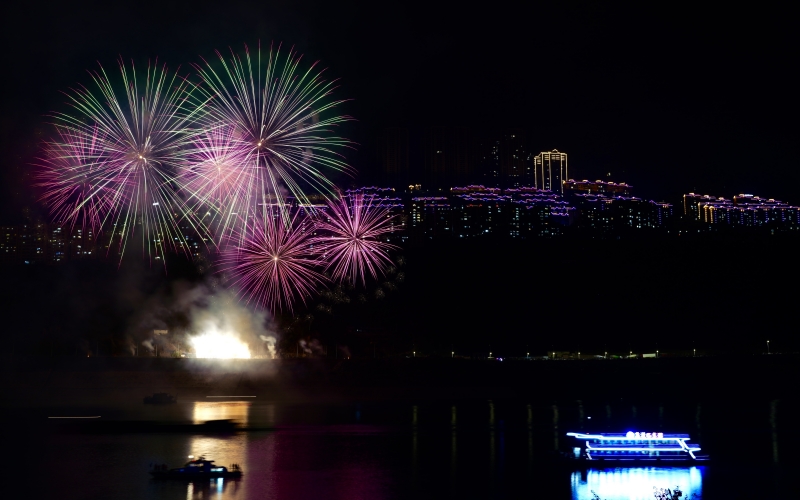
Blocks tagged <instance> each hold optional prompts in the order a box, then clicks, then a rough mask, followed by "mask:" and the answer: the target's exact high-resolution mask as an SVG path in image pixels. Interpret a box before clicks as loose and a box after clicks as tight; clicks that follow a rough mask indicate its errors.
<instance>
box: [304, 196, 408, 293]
mask: <svg viewBox="0 0 800 500" xmlns="http://www.w3.org/2000/svg"><path fill="white" fill-rule="evenodd" d="M375 201H376V200H375V197H374V196H372V195H364V194H362V193H354V194H352V195H349V196H342V197H340V199H339V201H338V202H330V203H329V205H328V208H329V210H328V212H329V213H327V214H325V216H324V219H323V220H322V222H320V224H319V226H318V229H319V232H320V233H321V234H322V236H320V237H319V239H318V240H317V241H318V243H319V251H320V253H321V254H322V256H323V259H324V260H325V262H326V267H325V269H326V270H331V272H332V275H333V277H334V279H337V280H339V281H349V282H350V283H351V284H356V282H357V281H359V280H360V281H361V283H362V285H364V284H366V277H365V274H366V273H369V274H370V275H371V276H372V277H373V278H377V276H378V273H380V274H385V270H386V268H387V267H388V266H390V265H391V264H392V261H391V258H390V257H389V254H388V252H389V251H391V250H394V249H396V248H397V247H396V246H395V245H392V244H390V243H388V242H385V241H381V240H380V238H381V236H383V235H386V234H388V233H391V232H393V230H394V228H393V226H392V223H393V217H392V216H391V215H390V213H389V208H387V207H383V206H381V205H380V203H374V202H375Z"/></svg>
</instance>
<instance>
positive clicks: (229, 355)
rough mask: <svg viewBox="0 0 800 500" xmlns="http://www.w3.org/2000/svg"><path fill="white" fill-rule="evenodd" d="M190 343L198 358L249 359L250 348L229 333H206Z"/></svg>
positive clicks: (194, 338) (193, 338)
mask: <svg viewBox="0 0 800 500" xmlns="http://www.w3.org/2000/svg"><path fill="white" fill-rule="evenodd" d="M191 342H192V345H193V346H194V350H195V353H196V355H197V357H198V358H216V359H250V347H249V346H248V345H247V344H245V343H244V342H242V341H241V340H239V338H238V337H236V336H235V335H232V334H230V333H222V332H206V333H204V334H202V335H199V336H197V337H192V339H191Z"/></svg>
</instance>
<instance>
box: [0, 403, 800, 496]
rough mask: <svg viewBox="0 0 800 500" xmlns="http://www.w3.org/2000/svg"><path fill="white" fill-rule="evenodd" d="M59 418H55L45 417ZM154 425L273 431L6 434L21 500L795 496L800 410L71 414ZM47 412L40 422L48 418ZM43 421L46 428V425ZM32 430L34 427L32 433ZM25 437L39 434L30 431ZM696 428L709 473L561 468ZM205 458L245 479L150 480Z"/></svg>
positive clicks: (265, 406)
mask: <svg viewBox="0 0 800 500" xmlns="http://www.w3.org/2000/svg"><path fill="white" fill-rule="evenodd" d="M50 411H51V412H52V411H55V410H50ZM81 412H84V414H100V413H101V412H105V413H107V414H108V415H109V416H108V417H105V416H104V417H103V418H119V417H120V416H125V418H128V419H130V418H136V419H146V420H158V421H169V420H174V421H179V420H193V421H195V422H204V421H207V420H213V419H233V420H236V421H238V422H240V423H241V424H243V425H246V426H250V427H254V426H257V427H274V428H275V429H276V430H273V431H250V432H240V433H235V434H231V435H197V434H169V433H162V434H124V433H123V434H85V433H63V432H51V431H48V426H52V424H53V421H52V420H48V419H46V418H44V417H43V416H42V415H40V414H38V413H37V414H36V416H35V417H32V418H34V419H38V420H41V428H42V432H41V433H40V432H36V431H28V432H26V433H24V434H19V433H15V432H13V429H9V428H6V429H5V432H4V434H5V436H6V437H5V439H4V441H5V443H4V444H5V446H4V447H5V449H6V459H7V460H8V459H11V458H12V457H13V459H14V460H13V462H14V464H15V465H16V460H19V461H20V462H21V463H22V464H23V465H24V471H23V473H22V474H21V476H20V475H16V476H15V477H16V479H14V480H13V481H14V491H18V492H21V493H23V498H55V499H73V498H74V499H107V498H116V499H126V498H130V499H145V498H153V499H156V498H158V499H161V498H164V499H178V498H180V499H195V498H196V499H205V498H219V499H226V498H228V499H250V498H259V499H261V498H264V499H300V500H303V499H315V500H317V499H325V498H341V499H383V498H387V499H388V498H553V499H561V498H564V499H569V498H571V499H581V500H583V499H589V498H592V493H591V492H592V491H594V492H596V493H597V494H598V495H599V496H600V497H601V498H604V499H645V498H653V487H654V486H657V487H670V488H674V487H676V486H678V487H680V488H681V489H683V490H684V492H686V493H687V494H688V493H695V494H697V495H698V497H701V498H704V499H716V498H732V499H737V498H748V499H750V498H753V499H772V498H775V499H786V498H798V497H799V496H800V495H798V494H797V492H796V491H795V482H794V481H793V480H792V479H793V478H792V476H791V475H792V474H793V472H794V470H795V468H796V467H797V465H798V462H799V460H798V459H797V458H796V449H797V446H798V444H800V440H799V439H798V432H797V431H796V430H795V426H796V422H797V417H798V413H797V411H796V410H795V409H794V405H793V404H790V403H789V402H787V401H783V400H773V401H763V402H759V403H754V404H750V405H741V404H739V405H736V404H729V403H719V402H718V403H714V404H711V403H705V404H704V403H686V402H681V403H673V404H668V403H647V404H643V403H640V404H636V403H634V402H629V401H623V400H620V401H615V402H613V403H608V402H595V403H584V402H580V401H570V402H560V403H558V404H556V405H543V404H534V403H527V402H524V401H516V400H515V401H479V402H475V401H473V402H455V403H452V404H450V403H447V404H445V403H428V404H413V403H402V404H387V403H371V404H341V405H299V404H270V403H266V402H258V401H250V402H218V401H207V400H201V401H187V402H181V403H179V404H178V405H173V406H171V407H145V406H143V405H141V404H138V405H133V404H132V405H130V406H129V407H116V408H91V409H90V408H86V409H83V410H76V409H74V408H73V409H71V410H70V414H71V415H79V414H81ZM39 413H40V412H39ZM38 420H37V421H38ZM30 425H33V426H34V427H33V428H34V429H35V426H36V425H39V424H38V423H36V422H33V423H30ZM29 428H30V427H29ZM579 429H583V430H593V431H620V430H639V429H641V430H642V431H645V430H646V431H651V430H652V431H666V432H687V433H690V434H691V435H692V437H693V438H694V440H696V441H698V442H699V443H700V445H701V447H702V448H703V450H704V451H706V452H708V453H710V454H711V455H712V458H713V459H714V460H713V461H712V462H711V463H710V464H709V465H707V466H703V467H681V468H626V469H608V470H588V471H582V472H581V471H573V470H569V469H565V468H558V467H554V466H552V460H550V454H551V453H552V452H553V451H554V450H558V449H567V448H568V447H569V444H570V443H569V442H568V441H567V440H566V439H567V438H566V437H565V436H564V434H565V433H566V432H567V431H570V430H579ZM201 454H202V455H205V456H206V457H207V458H210V459H214V460H216V461H217V462H218V463H220V464H222V465H228V464H230V463H238V464H240V465H241V466H242V468H243V470H244V472H245V476H244V477H243V478H242V479H241V480H236V481H230V480H216V481H212V482H209V483H194V484H186V483H181V482H175V481H155V480H152V479H150V477H149V475H148V474H147V471H148V469H149V467H150V465H151V464H154V463H155V464H161V463H165V464H168V465H169V466H170V467H175V466H178V465H181V464H183V463H184V462H185V461H186V458H187V456H188V455H201Z"/></svg>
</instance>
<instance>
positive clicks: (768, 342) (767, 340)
mask: <svg viewBox="0 0 800 500" xmlns="http://www.w3.org/2000/svg"><path fill="white" fill-rule="evenodd" d="M767 354H769V340H767Z"/></svg>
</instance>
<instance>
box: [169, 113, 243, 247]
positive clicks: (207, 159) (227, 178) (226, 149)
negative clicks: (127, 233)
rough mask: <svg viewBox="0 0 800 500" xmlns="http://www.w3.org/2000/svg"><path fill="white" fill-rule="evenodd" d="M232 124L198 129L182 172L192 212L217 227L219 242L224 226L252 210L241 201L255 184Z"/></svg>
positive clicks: (211, 225) (208, 225)
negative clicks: (245, 165) (202, 129)
mask: <svg viewBox="0 0 800 500" xmlns="http://www.w3.org/2000/svg"><path fill="white" fill-rule="evenodd" d="M234 131H235V128H234V127H233V126H219V127H216V128H212V129H206V130H204V131H201V132H198V133H197V134H196V135H195V136H194V137H193V138H192V143H191V148H190V149H189V151H188V153H187V156H186V164H185V168H184V169H183V170H182V171H181V173H180V177H179V184H180V185H181V187H182V189H183V191H184V193H186V195H187V196H186V198H187V202H188V205H189V206H190V209H189V211H190V212H191V213H197V214H199V216H200V218H201V219H202V220H203V224H204V226H206V227H209V228H211V229H212V230H216V231H215V233H216V234H217V241H221V240H223V239H225V238H226V237H227V236H230V234H225V232H224V229H226V228H227V229H228V230H230V229H232V228H233V226H234V222H235V221H238V220H241V219H240V217H239V210H241V212H242V214H241V215H242V217H245V216H246V214H247V213H248V212H249V210H248V208H247V207H245V206H242V205H243V203H242V201H241V200H245V199H247V198H248V196H247V193H248V191H247V189H248V186H252V185H253V184H254V183H255V181H256V180H255V179H253V178H251V177H250V176H251V175H252V174H253V170H251V169H248V168H242V166H243V165H244V164H245V163H246V156H247V155H246V151H245V150H243V148H240V147H238V146H239V144H238V141H237V140H236V138H235V137H234Z"/></svg>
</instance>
